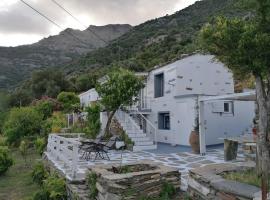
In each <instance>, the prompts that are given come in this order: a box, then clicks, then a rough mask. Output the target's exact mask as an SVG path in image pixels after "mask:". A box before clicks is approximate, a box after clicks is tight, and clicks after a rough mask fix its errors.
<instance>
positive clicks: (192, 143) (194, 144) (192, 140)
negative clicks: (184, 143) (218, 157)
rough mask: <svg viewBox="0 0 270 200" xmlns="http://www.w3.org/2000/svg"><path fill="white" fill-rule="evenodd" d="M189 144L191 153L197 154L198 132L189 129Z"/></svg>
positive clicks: (198, 150)
mask: <svg viewBox="0 0 270 200" xmlns="http://www.w3.org/2000/svg"><path fill="white" fill-rule="evenodd" d="M189 144H190V146H191V149H192V151H193V153H196V154H199V153H200V138H199V133H198V132H197V131H194V130H193V131H191V133H190V136H189Z"/></svg>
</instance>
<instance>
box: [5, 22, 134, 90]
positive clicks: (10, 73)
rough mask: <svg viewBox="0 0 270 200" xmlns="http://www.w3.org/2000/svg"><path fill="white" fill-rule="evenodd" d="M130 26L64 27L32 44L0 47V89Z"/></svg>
mask: <svg viewBox="0 0 270 200" xmlns="http://www.w3.org/2000/svg"><path fill="white" fill-rule="evenodd" d="M131 28H132V27H131V26H130V25H127V24H123V25H120V24H116V25H106V26H90V27H89V28H88V29H86V30H84V31H80V30H74V29H70V28H68V29H66V30H64V31H62V32H61V33H60V34H59V35H55V36H50V37H48V38H44V39H42V40H40V41H39V42H37V43H35V44H31V45H23V46H18V47H0V89H1V88H11V87H13V86H16V85H17V84H18V83H20V82H21V81H22V80H25V79H26V78H28V77H29V75H30V74H31V72H32V71H33V70H35V69H39V68H45V67H53V66H59V65H63V64H65V63H69V62H71V61H73V60H74V59H77V58H78V57H80V56H82V55H85V54H86V53H89V52H91V51H93V50H96V49H98V48H101V47H105V46H106V44H107V43H108V42H110V41H112V40H114V39H116V38H118V37H119V36H121V35H123V34H124V33H126V32H128V31H129V30H130V29H131ZM93 32H94V33H93ZM96 35H98V36H99V37H97V36H96ZM105 42H106V43H105Z"/></svg>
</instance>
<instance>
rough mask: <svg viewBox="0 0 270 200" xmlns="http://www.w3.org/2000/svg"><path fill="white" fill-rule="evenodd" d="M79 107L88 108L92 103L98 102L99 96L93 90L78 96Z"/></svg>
mask: <svg viewBox="0 0 270 200" xmlns="http://www.w3.org/2000/svg"><path fill="white" fill-rule="evenodd" d="M79 98H80V103H81V107H87V106H90V105H91V104H92V103H94V102H96V101H98V100H99V95H98V93H97V91H96V90H95V88H92V89H90V90H88V91H86V92H84V93H81V94H80V95H79Z"/></svg>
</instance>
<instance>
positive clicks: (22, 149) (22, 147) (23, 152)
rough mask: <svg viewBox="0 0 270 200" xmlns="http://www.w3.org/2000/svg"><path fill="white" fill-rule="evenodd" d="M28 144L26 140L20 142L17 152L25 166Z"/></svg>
mask: <svg viewBox="0 0 270 200" xmlns="http://www.w3.org/2000/svg"><path fill="white" fill-rule="evenodd" d="M29 147H30V144H29V141H27V140H22V141H21V143H20V146H19V151H20V153H21V155H22V157H23V159H24V162H25V164H27V160H26V158H27V155H28V153H29V152H28V150H29Z"/></svg>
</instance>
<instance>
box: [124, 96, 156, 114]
mask: <svg viewBox="0 0 270 200" xmlns="http://www.w3.org/2000/svg"><path fill="white" fill-rule="evenodd" d="M138 98H139V100H138V101H137V102H136V103H134V104H133V105H131V106H126V109H127V110H129V111H148V110H151V100H152V98H151V97H148V96H143V97H138Z"/></svg>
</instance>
